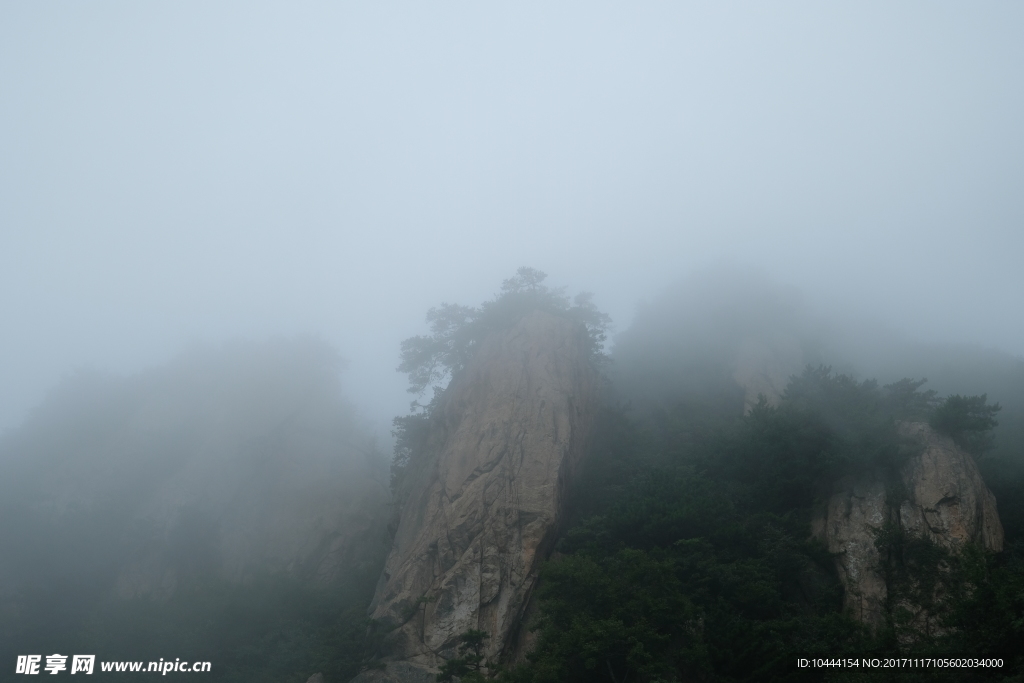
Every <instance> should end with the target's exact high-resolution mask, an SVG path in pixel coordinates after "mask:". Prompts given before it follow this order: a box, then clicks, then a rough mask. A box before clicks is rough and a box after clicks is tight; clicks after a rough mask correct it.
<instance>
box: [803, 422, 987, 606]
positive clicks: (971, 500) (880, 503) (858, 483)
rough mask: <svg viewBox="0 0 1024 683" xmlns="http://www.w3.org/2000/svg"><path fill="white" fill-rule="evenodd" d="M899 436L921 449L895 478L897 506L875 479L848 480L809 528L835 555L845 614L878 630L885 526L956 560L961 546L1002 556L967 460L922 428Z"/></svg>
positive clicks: (983, 490)
mask: <svg viewBox="0 0 1024 683" xmlns="http://www.w3.org/2000/svg"><path fill="white" fill-rule="evenodd" d="M900 433H901V435H902V436H903V437H905V438H907V439H910V440H913V441H915V442H916V443H917V444H918V445H919V446H920V452H919V453H918V454H916V455H914V456H913V457H911V458H910V459H909V460H908V462H907V463H906V464H905V465H904V466H903V468H902V471H901V472H900V480H901V483H902V489H903V491H902V494H903V495H900V496H899V499H894V498H895V497H896V496H895V495H894V494H893V493H891V492H890V491H888V490H887V486H886V483H885V481H884V480H883V478H882V477H881V475H878V474H876V475H870V476H865V477H861V478H858V479H851V480H847V481H845V482H842V483H841V485H840V487H839V488H840V490H839V491H838V492H837V493H835V494H834V495H832V496H831V498H830V499H829V500H828V502H827V504H826V506H825V509H824V510H823V511H822V513H821V514H820V515H818V516H817V518H816V519H815V521H814V533H815V535H816V536H817V537H819V538H821V539H822V540H823V541H825V543H826V544H827V545H828V549H829V551H831V552H833V553H836V554H837V557H836V566H837V568H838V571H839V578H840V580H841V581H842V583H843V586H844V588H845V590H846V595H845V602H846V607H847V609H848V610H849V611H850V613H851V614H852V615H853V616H854V617H855V618H857V619H859V620H860V621H862V622H864V623H867V624H871V625H878V624H880V623H882V621H883V618H884V608H885V602H886V597H887V593H888V588H887V586H886V582H885V579H884V576H883V573H882V571H881V557H880V555H879V551H878V549H877V548H876V546H875V539H876V538H877V534H878V532H879V531H880V530H881V529H882V528H883V527H884V526H885V524H886V523H887V522H890V523H892V524H895V525H898V528H899V529H901V530H902V531H904V532H906V533H907V534H909V535H912V536H918V537H923V538H927V539H929V540H931V541H933V542H934V543H936V544H938V545H939V546H941V547H943V548H946V549H947V550H951V551H954V552H956V551H957V550H959V549H960V548H961V547H963V545H964V544H966V543H975V544H978V545H980V546H982V547H984V548H987V549H989V550H994V551H1001V550H1002V548H1003V528H1002V525H1001V524H1000V522H999V515H998V514H997V512H996V500H995V497H994V496H993V495H992V492H991V491H989V489H988V487H987V486H986V485H985V482H984V481H983V480H982V478H981V474H980V473H979V472H978V467H977V465H976V464H975V462H974V459H973V458H972V457H971V455H970V454H968V453H966V452H965V451H964V450H963V449H961V448H960V447H958V446H957V445H956V444H955V443H954V442H953V440H952V439H950V438H949V437H947V436H943V435H941V434H937V433H936V432H935V431H933V430H932V429H931V428H930V427H929V426H928V425H926V424H923V423H920V422H914V423H906V424H903V425H901V427H900ZM888 488H892V487H888Z"/></svg>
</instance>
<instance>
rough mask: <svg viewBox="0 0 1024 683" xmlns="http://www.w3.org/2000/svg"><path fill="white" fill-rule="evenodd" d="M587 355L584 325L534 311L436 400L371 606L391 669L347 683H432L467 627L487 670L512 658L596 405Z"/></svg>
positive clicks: (491, 343)
mask: <svg viewBox="0 0 1024 683" xmlns="http://www.w3.org/2000/svg"><path fill="white" fill-rule="evenodd" d="M588 343H589V342H588V338H587V333H586V330H585V329H584V327H583V326H582V325H580V324H578V323H575V322H572V321H570V320H566V319H564V318H560V317H557V316H554V315H551V314H548V313H543V312H534V313H531V314H529V315H527V316H525V317H524V318H522V319H521V320H520V321H519V322H518V323H516V324H515V325H514V326H512V327H511V328H508V329H506V330H504V331H501V332H496V333H494V334H492V335H491V336H490V337H488V338H486V339H485V340H484V341H483V343H482V344H481V345H480V348H479V350H478V351H477V353H476V355H475V356H474V358H473V359H472V360H471V361H470V362H469V364H468V365H467V367H466V368H465V369H464V370H463V371H462V372H460V373H459V374H458V375H457V376H456V377H455V378H454V379H453V380H452V382H451V384H450V386H449V387H448V389H446V390H445V393H444V395H443V396H442V399H441V402H440V404H439V405H438V407H437V408H436V409H435V411H434V424H433V426H432V428H431V429H432V431H433V435H432V437H434V438H433V441H434V443H435V444H436V448H435V449H434V453H433V454H432V455H431V456H430V458H431V460H430V462H428V463H426V464H424V465H422V466H421V467H419V468H418V469H417V471H416V473H415V475H414V476H415V479H414V481H412V482H411V486H410V488H409V497H408V499H407V501H406V502H405V503H404V505H403V507H402V511H401V517H400V521H399V524H398V527H397V530H396V532H395V539H394V545H393V547H392V549H391V552H390V555H389V556H388V559H387V563H386V565H385V569H384V573H383V575H382V577H381V580H380V583H379V584H378V590H377V593H376V596H375V598H374V601H373V604H372V605H371V611H372V616H373V618H374V619H378V620H380V622H381V623H382V624H383V625H384V627H385V628H389V629H391V631H390V633H389V634H388V636H387V637H386V639H385V643H384V649H383V658H384V660H385V662H386V664H387V668H386V669H384V670H370V671H366V672H364V673H363V674H360V676H358V677H357V678H356V679H355V680H356V681H359V682H361V683H362V682H366V681H412V680H420V679H422V680H424V681H427V680H433V678H434V673H436V671H437V670H438V668H439V667H440V665H441V664H443V662H444V660H445V659H448V658H451V657H454V656H456V652H457V650H456V647H457V644H458V637H459V636H460V635H461V634H462V633H465V632H466V631H468V630H470V629H476V630H483V631H486V632H487V633H488V634H489V638H488V640H487V641H486V646H485V651H484V654H485V655H486V656H487V659H488V660H491V661H494V660H497V659H499V658H501V657H508V656H509V655H510V653H511V651H512V650H513V649H514V648H516V647H517V643H516V641H517V637H518V633H519V630H520V625H521V622H522V620H523V614H524V612H525V610H526V607H527V604H528V603H529V600H530V596H531V592H532V590H533V587H534V584H535V582H536V578H537V571H538V569H539V564H540V562H541V561H542V560H543V559H544V557H545V556H546V555H547V554H548V553H549V552H550V550H551V547H552V545H553V543H554V540H555V538H556V535H557V531H558V525H559V522H560V519H561V515H562V508H563V505H564V498H565V492H566V486H567V483H568V481H569V480H570V478H571V477H572V476H573V472H574V470H575V469H576V466H577V464H578V461H579V459H580V457H581V456H582V454H583V450H584V442H585V440H586V437H587V434H588V432H589V430H590V425H591V422H592V419H593V414H594V409H595V406H596V403H597V399H598V384H597V375H596V372H595V371H594V369H593V367H592V365H591V362H590V358H589V355H588V353H589V351H588ZM520 645H521V644H520Z"/></svg>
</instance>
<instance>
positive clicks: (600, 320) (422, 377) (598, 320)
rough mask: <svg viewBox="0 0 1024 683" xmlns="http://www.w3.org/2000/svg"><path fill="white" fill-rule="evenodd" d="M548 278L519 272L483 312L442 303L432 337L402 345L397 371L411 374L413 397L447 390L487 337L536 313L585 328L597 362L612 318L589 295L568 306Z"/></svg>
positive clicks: (432, 316)
mask: <svg viewBox="0 0 1024 683" xmlns="http://www.w3.org/2000/svg"><path fill="white" fill-rule="evenodd" d="M546 278H547V275H546V274H545V273H543V272H541V271H539V270H536V269H534V268H525V267H524V268H520V269H519V270H518V271H516V274H515V275H514V276H513V277H511V278H509V279H507V280H505V281H504V282H502V285H501V292H500V293H499V294H498V295H497V296H496V297H495V298H494V299H492V300H491V301H488V302H485V303H484V304H482V305H481V306H480V307H479V308H472V307H470V306H462V305H458V304H448V303H443V304H441V305H440V306H438V307H436V308H432V309H430V311H428V312H427V322H428V323H429V325H430V335H429V336H422V335H421V336H416V337H410V338H409V339H406V340H405V341H403V342H402V345H401V359H402V361H401V363H400V364H399V366H398V370H399V372H404V373H406V374H408V376H409V392H410V393H413V394H422V393H423V392H424V391H426V389H427V388H428V387H430V386H440V385H443V384H444V383H446V382H447V380H449V379H450V378H451V377H452V376H453V375H454V374H456V373H457V372H459V370H461V369H462V368H464V367H465V365H466V363H468V362H469V359H470V358H472V356H473V354H474V353H475V352H476V349H477V347H478V346H479V345H480V343H481V342H482V341H483V340H484V339H485V338H486V337H487V336H488V335H489V334H491V333H492V332H494V331H496V330H500V329H504V328H507V327H510V326H512V325H514V324H515V323H516V322H517V321H518V320H519V319H520V318H522V317H523V316H524V315H526V314H528V313H530V312H532V311H537V310H539V311H546V312H548V313H551V314H553V315H557V316H561V317H565V318H569V319H572V320H576V321H578V322H580V323H582V324H583V325H585V326H586V329H587V332H588V334H589V339H590V345H591V352H592V354H593V355H594V356H595V358H596V357H598V356H599V355H600V354H601V345H602V344H603V342H604V340H605V331H606V329H607V327H608V324H609V322H610V318H609V317H608V316H607V315H606V314H604V313H601V312H600V311H598V310H597V308H596V307H595V306H594V304H593V301H592V297H591V295H590V294H589V293H581V294H578V295H577V296H576V297H575V298H574V299H573V300H572V301H571V302H570V299H569V297H568V295H566V294H565V292H564V290H563V289H551V288H549V287H547V286H546V285H544V280H545V279H546ZM414 405H415V404H414Z"/></svg>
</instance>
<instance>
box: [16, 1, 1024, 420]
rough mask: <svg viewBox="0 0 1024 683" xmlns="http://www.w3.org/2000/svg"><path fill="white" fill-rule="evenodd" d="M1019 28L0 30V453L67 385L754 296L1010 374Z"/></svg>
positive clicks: (177, 17) (416, 25) (64, 19)
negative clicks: (690, 286)
mask: <svg viewBox="0 0 1024 683" xmlns="http://www.w3.org/2000/svg"><path fill="white" fill-rule="evenodd" d="M1022 65H1024V4H1021V3H1014V2H1008V1H1002V2H988V3H946V2H903V3H882V2H861V3H847V4H846V5H845V6H840V5H839V4H838V3H819V2H806V3H800V2H788V3H753V2H735V3H710V2H705V3H679V2H645V3H628V4H627V3H611V2H585V3H584V2H579V3H576V2H561V3H540V2H536V3H534V2H516V3H505V4H498V3H468V2H460V3H457V2H438V3H403V2H394V3H370V2H362V3H333V2H323V3H318V2H288V3H261V2H253V1H246V2H202V3H200V2H176V3H136V2H105V1H97V2H89V3H82V2H47V3H36V2H33V3H29V2H21V3H14V2H12V3H3V4H0V432H2V431H4V430H9V429H12V428H14V427H16V426H17V425H18V424H19V423H20V422H21V421H22V420H23V419H24V418H25V417H26V415H27V414H28V412H29V410H31V408H32V407H33V406H34V405H36V404H38V403H39V402H40V401H41V400H42V399H43V398H44V396H45V395H46V392H47V391H48V390H49V389H50V388H52V387H53V386H54V385H55V384H56V383H57V382H58V381H59V380H60V378H61V377H62V376H64V375H65V374H66V373H68V372H71V371H74V370H76V369H79V368H94V369H99V370H104V371H112V372H116V373H133V372H138V371H140V370H142V369H143V368H146V367H149V366H152V365H155V364H160V363H164V362H167V361H168V360H169V359H170V358H172V357H173V356H174V355H175V354H176V353H178V352H180V351H181V350H182V349H184V348H186V347H188V346H189V345H194V344H196V343H199V344H220V343H223V342H225V341H227V340H233V339H239V338H242V339H263V338H267V337H279V336H285V337H290V336H295V335H315V336H318V337H320V338H323V339H325V340H327V341H329V342H330V343H331V344H333V345H334V346H335V347H337V349H338V350H339V351H340V353H341V354H342V355H343V356H344V357H345V358H346V359H347V360H348V367H347V369H346V371H345V380H344V381H345V384H346V388H347V391H348V392H349V394H350V395H351V396H352V398H353V399H354V400H355V401H356V402H357V403H358V404H360V405H361V406H362V407H363V410H364V411H365V414H366V415H367V416H368V418H370V419H372V420H375V421H376V423H377V424H379V425H382V427H381V429H384V430H386V425H387V423H388V421H389V418H390V416H392V415H395V414H400V413H403V412H405V411H406V410H407V407H408V403H409V401H410V400H411V398H412V397H411V396H410V395H408V394H406V393H405V392H404V387H405V379H404V377H402V376H401V375H399V374H398V373H396V372H395V367H396V365H397V363H398V345H399V342H400V341H401V340H402V339H404V338H406V337H408V336H411V335H414V334H420V333H423V332H425V330H426V327H425V323H424V319H423V317H424V314H425V312H426V311H427V309H429V308H430V307H431V306H434V305H437V304H439V303H441V302H457V303H465V304H478V303H480V302H481V301H483V300H486V299H488V298H490V297H491V296H492V295H493V294H494V293H495V292H496V291H497V290H498V288H499V287H500V284H501V280H502V279H504V278H507V277H509V276H511V275H512V274H513V273H514V272H515V270H516V268H517V267H519V266H523V265H528V266H533V267H536V268H539V269H541V270H544V271H545V272H547V273H548V274H549V282H550V283H551V284H554V285H564V286H566V287H568V288H569V290H570V291H572V292H576V291H580V290H587V291H593V292H594V293H595V302H596V303H597V305H598V306H599V307H600V308H602V309H603V310H605V311H607V312H609V313H610V314H611V315H612V317H613V319H614V321H615V323H616V326H617V328H618V329H620V330H621V329H624V328H625V327H628V325H629V321H630V319H631V317H632V315H633V312H634V311H635V310H636V307H637V305H638V304H639V303H640V302H642V301H645V300H648V299H650V298H652V297H653V296H655V295H656V294H657V292H658V291H659V290H661V289H662V288H664V287H666V286H667V285H669V284H670V283H672V282H673V281H675V280H677V279H679V278H680V277H685V276H687V275H688V274H691V273H693V272H697V271H700V270H701V269H706V268H709V267H714V266H716V265H720V264H729V265H732V266H742V267H752V268H756V269H760V270H762V271H763V272H765V273H767V274H769V275H770V276H771V277H772V278H775V279H777V280H778V281H780V282H782V283H785V284H787V285H793V286H795V287H797V288H799V289H800V290H801V291H803V292H804V293H805V295H806V296H807V297H808V298H809V300H812V301H815V302H817V303H818V304H820V305H822V306H827V307H830V308H833V309H835V310H839V311H847V310H849V311H857V312H858V313H859V314H869V315H871V316H873V317H875V318H877V319H879V320H881V321H884V322H885V323H886V324H888V325H890V326H892V327H894V328H896V329H898V330H901V331H902V332H905V333H906V334H908V335H911V336H914V337H917V338H922V339H930V340H936V341H943V342H945V341H949V342H966V343H972V344H981V345H985V346H990V347H997V348H1001V349H1004V350H1007V351H1009V352H1011V353H1014V354H1024V313H1022V311H1024V307H1022V306H1021V302H1020V299H1021V293H1024V268H1022V267H1021V265H1020V262H1021V259H1022V257H1024V125H1022V124H1021V122H1022V121H1024V69H1022Z"/></svg>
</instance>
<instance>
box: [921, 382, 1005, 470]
mask: <svg viewBox="0 0 1024 683" xmlns="http://www.w3.org/2000/svg"><path fill="white" fill-rule="evenodd" d="M1000 410H1002V408H1001V406H1000V405H999V404H998V403H996V404H994V405H989V403H988V396H987V395H986V394H982V395H981V396H960V395H959V394H954V395H953V396H949V397H947V398H946V400H945V401H943V402H942V403H941V404H939V406H938V407H937V408H935V411H934V412H933V413H932V416H931V419H930V420H929V423H930V424H931V426H932V427H933V428H934V429H935V431H937V432H941V433H942V434H946V435H948V436H950V437H952V438H953V440H954V441H956V442H957V444H959V445H960V446H961V447H963V448H965V449H967V450H968V451H970V452H971V453H974V454H975V455H981V454H982V453H984V452H985V451H987V450H990V449H991V448H992V446H993V438H992V430H993V429H995V428H996V426H997V425H998V424H999V422H997V421H996V415H997V414H998V413H999V411H1000Z"/></svg>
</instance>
